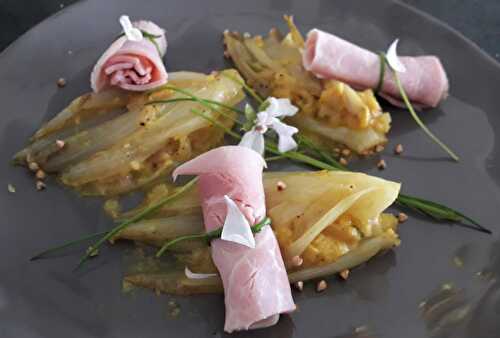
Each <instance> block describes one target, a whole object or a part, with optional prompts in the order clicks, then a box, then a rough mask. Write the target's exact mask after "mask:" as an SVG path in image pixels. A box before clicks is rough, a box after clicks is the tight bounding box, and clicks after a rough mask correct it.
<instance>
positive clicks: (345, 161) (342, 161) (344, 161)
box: [339, 157, 349, 165]
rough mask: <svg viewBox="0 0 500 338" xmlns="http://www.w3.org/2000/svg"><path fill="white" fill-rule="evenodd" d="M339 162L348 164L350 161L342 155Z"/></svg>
mask: <svg viewBox="0 0 500 338" xmlns="http://www.w3.org/2000/svg"><path fill="white" fill-rule="evenodd" d="M339 162H340V164H342V165H347V164H348V163H349V162H347V160H346V159H345V158H344V157H341V158H340V160H339Z"/></svg>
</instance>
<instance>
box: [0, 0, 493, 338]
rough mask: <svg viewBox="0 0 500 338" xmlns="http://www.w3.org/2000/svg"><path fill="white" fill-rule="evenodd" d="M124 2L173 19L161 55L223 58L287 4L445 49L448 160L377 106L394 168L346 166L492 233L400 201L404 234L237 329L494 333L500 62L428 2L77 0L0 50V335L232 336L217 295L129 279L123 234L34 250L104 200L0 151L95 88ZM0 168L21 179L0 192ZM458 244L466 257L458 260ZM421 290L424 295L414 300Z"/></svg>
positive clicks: (385, 41) (323, 333)
mask: <svg viewBox="0 0 500 338" xmlns="http://www.w3.org/2000/svg"><path fill="white" fill-rule="evenodd" d="M122 13H127V14H130V15H131V16H132V17H134V18H140V17H144V18H150V19H152V20H154V21H156V22H158V23H159V24H160V25H162V26H163V27H165V28H166V29H167V31H168V37H169V50H168V53H167V66H168V68H169V69H170V70H184V69H185V70H195V71H205V72H207V71H211V70H214V69H220V68H223V67H227V66H228V65H227V64H226V62H225V61H224V59H223V57H222V46H221V32H222V31H223V30H224V29H226V28H227V29H231V30H239V31H243V32H246V31H248V32H251V33H266V32H267V31H268V30H269V28H271V27H272V26H278V27H280V28H284V24H283V22H282V20H281V16H282V15H283V14H284V13H287V14H294V15H295V16H296V22H297V24H298V26H299V28H300V29H301V30H302V31H303V32H306V31H307V30H308V29H310V28H313V27H319V28H322V29H325V30H328V31H331V32H334V33H336V34H338V35H341V36H343V37H346V38H348V39H350V40H352V41H354V42H356V43H359V44H361V45H363V46H366V47H368V48H371V49H373V50H384V49H386V47H387V46H388V45H389V43H390V42H391V41H392V40H394V38H396V37H399V38H400V39H401V43H400V53H401V54H424V53H432V54H437V55H439V56H440V57H441V59H442V60H443V62H444V65H445V68H446V69H447V71H448V74H449V76H450V81H451V96H450V98H449V99H448V100H447V101H446V102H445V103H444V104H443V105H442V106H441V107H440V108H439V109H435V110H432V111H426V112H425V113H423V114H422V117H423V119H424V120H425V121H426V122H427V124H428V125H429V126H430V127H431V128H432V129H433V130H434V131H435V132H436V133H437V134H438V135H440V137H442V138H443V139H444V140H446V142H447V143H448V144H449V145H451V146H452V147H453V148H454V149H456V150H457V151H458V152H459V154H460V155H461V158H462V161H461V162H460V163H458V164H457V163H453V162H451V161H449V160H447V159H446V158H445V157H444V156H443V153H442V152H441V151H440V150H439V149H438V148H437V147H436V146H435V145H434V144H432V143H431V142H430V141H429V140H428V139H427V138H426V137H424V136H423V134H422V132H421V131H420V130H419V129H418V128H416V127H415V124H414V123H413V122H412V120H411V119H410V117H409V116H408V113H407V112H405V111H398V110H396V109H393V108H390V107H387V109H389V110H390V111H391V112H392V113H393V120H394V122H393V128H392V131H391V135H390V137H391V141H390V144H389V145H388V147H387V150H386V151H385V152H383V153H382V154H381V157H383V158H384V159H386V161H387V163H388V168H387V169H386V170H385V171H383V172H379V171H378V170H377V169H375V163H376V162H377V158H372V159H368V160H366V161H363V162H359V163H357V164H356V165H355V168H354V169H358V170H363V171H367V172H369V173H371V174H374V175H380V176H383V177H387V178H390V179H393V180H397V181H402V182H403V183H404V185H403V190H404V191H405V192H407V193H411V194H414V195H418V196H422V197H427V198H432V199H435V200H437V201H442V202H444V203H446V204H448V205H450V206H453V207H455V208H458V209H460V210H463V211H464V212H465V213H466V214H468V215H470V216H472V217H474V218H476V219H479V220H480V221H481V222H482V223H483V224H484V225H487V226H489V227H490V228H492V229H493V231H494V234H493V235H492V236H488V235H484V234H480V233H477V232H474V231H471V230H468V229H465V228H463V227H459V226H453V225H443V224H438V223H434V222H431V221H429V219H427V218H422V217H420V216H419V215H416V214H411V213H410V216H411V217H410V219H409V220H408V221H407V222H406V223H404V224H403V225H402V226H401V229H400V234H401V239H402V245H401V246H400V247H399V248H397V249H396V250H394V251H389V252H387V253H386V254H384V255H382V256H379V257H376V258H375V259H373V260H372V261H370V262H369V263H368V264H366V265H364V266H362V267H360V268H358V269H356V270H354V271H352V273H351V276H350V278H349V280H348V281H347V282H341V281H340V280H338V279H337V278H335V277H332V278H330V279H329V280H328V281H329V284H330V287H329V288H328V289H327V290H326V291H325V292H323V293H322V294H317V293H315V292H314V290H313V287H312V285H309V286H307V287H306V290H305V291H304V292H303V293H300V294H298V293H297V294H295V295H294V296H295V300H296V302H297V304H298V305H299V311H297V312H296V313H293V314H292V315H290V316H283V317H282V319H281V320H280V322H279V324H278V325H276V326H275V327H272V328H269V329H264V330H258V331H254V332H247V333H239V334H236V335H235V336H238V337H267V338H269V337H280V338H288V337H304V338H306V337H307V338H308V337H318V338H322V337H337V338H340V337H380V338H382V337H387V338H400V337H405V338H413V337H415V338H417V337H429V336H431V335H434V336H438V337H439V336H445V335H449V336H451V337H457V338H460V337H468V338H483V337H484V338H494V337H498V336H499V332H500V310H499V309H500V284H499V283H498V282H497V281H496V278H498V277H500V276H499V275H500V241H499V240H498V238H499V235H498V234H499V230H500V226H499V224H498V214H499V212H498V209H499V206H500V187H499V185H500V173H499V170H498V169H499V163H500V159H499V155H500V149H499V148H498V147H499V139H498V134H497V133H496V130H498V128H499V127H500V115H499V112H498V85H499V84H500V66H499V65H498V64H497V63H496V62H495V61H494V60H493V59H491V58H490V57H488V56H487V55H486V54H484V53H483V52H481V51H480V50H479V49H478V48H477V47H476V46H475V45H474V44H472V43H471V42H469V41H467V40H465V39H464V38H463V37H461V36H460V35H459V34H458V33H457V32H455V31H453V30H451V29H450V28H448V27H446V26H444V25H442V24H440V23H439V22H437V21H436V20H434V19H432V18H431V17H429V16H427V15H424V14H422V13H420V12H418V11H416V10H413V9H411V8H409V7H407V6H405V5H402V4H400V3H397V2H392V1H388V0H378V1H361V0H358V1H340V0H339V1H332V0H310V1H303V0H281V1H276V0H273V1H271V0H267V1H245V2H244V1H230V0H217V1H195V0H182V1H178V0H171V1H165V0H150V1H147V2H146V1H141V2H139V1H133V0H111V1H106V2H103V1H99V0H87V1H83V2H80V3H77V4H76V5H73V6H71V7H69V8H67V9H65V10H64V11H62V12H61V13H59V14H58V15H56V16H53V17H51V18H50V19H48V20H46V21H44V22H43V23H42V24H40V25H38V26H36V27H35V28H34V29H32V30H31V31H29V32H28V33H27V34H26V35H24V36H23V37H22V38H20V39H19V40H18V41H17V42H16V43H14V44H13V45H12V46H11V47H9V48H8V49H7V50H6V51H5V52H4V53H3V54H1V55H0V104H1V107H2V120H1V122H0V135H1V136H0V156H1V158H3V159H4V160H3V161H2V162H1V163H0V178H1V180H0V182H1V184H3V186H4V187H5V188H4V189H0V211H1V213H2V216H3V217H2V220H1V224H0V337H8V338H10V337H28V338H31V337H51V338H53V337H73V338H76V337H120V338H128V337H134V338H135V337H176V338H182V337H222V336H226V335H225V334H224V333H223V332H222V327H223V319H224V304H223V300H222V297H221V296H203V297H185V298H177V299H176V301H177V302H178V303H179V304H180V307H181V313H180V315H179V316H178V317H176V318H172V317H171V316H169V307H168V301H169V300H170V299H171V297H169V296H160V297H158V296H155V295H154V294H153V293H150V292H145V291H144V292H138V293H133V294H132V295H127V294H123V293H122V291H121V278H122V273H123V271H122V270H123V258H122V257H123V254H124V252H126V251H127V250H130V246H128V245H119V246H117V247H114V248H111V249H107V250H103V252H102V253H101V256H100V258H99V259H97V260H94V261H93V262H92V264H89V266H88V267H87V269H85V270H82V271H80V272H77V273H74V272H72V269H73V267H74V266H75V263H76V261H77V259H78V253H79V252H78V251H70V252H69V253H68V254H67V255H65V256H63V257H58V258H54V259H50V260H43V261H38V262H29V261H28V258H29V256H30V255H31V254H33V253H34V252H36V251H39V250H40V249H44V248H46V247H48V246H50V245H53V244H56V243H60V242H61V241H63V240H65V239H71V238H77V237H78V236H80V235H83V234H86V233H90V232H94V231H97V230H103V229H106V228H108V227H109V226H110V225H111V222H110V221H109V220H108V219H107V218H106V216H105V215H104V214H103V212H102V210H101V201H98V200H94V199H82V198H79V197H78V196H76V194H74V193H72V192H71V191H68V190H65V189H63V188H62V187H60V186H59V185H57V184H56V183H55V182H51V184H50V187H49V189H47V190H46V191H45V192H42V193H40V192H36V190H35V189H34V183H33V179H32V178H31V177H30V175H29V174H28V173H27V172H26V171H24V170H22V169H20V168H14V167H12V166H11V165H10V163H9V159H10V157H11V156H12V155H13V153H14V152H15V151H16V150H18V149H20V148H21V147H22V146H23V145H24V144H25V142H26V140H27V139H28V137H29V136H30V135H31V134H32V133H33V132H34V131H35V130H36V128H37V127H38V126H39V125H40V124H41V123H42V122H43V121H46V120H47V119H48V118H50V117H51V116H53V115H54V114H55V113H56V112H58V111H59V110H60V109H61V108H62V107H63V106H65V105H66V104H67V103H68V102H69V101H70V100H71V98H73V97H75V96H76V95H78V94H81V93H83V92H85V91H87V90H88V89H89V85H88V77H89V71H90V69H91V67H92V65H93V62H94V61H95V60H96V58H97V57H98V56H99V55H100V53H101V52H102V51H103V50H104V48H105V47H106V46H107V45H108V44H109V43H110V41H111V39H113V37H115V36H116V32H117V30H118V25H117V18H118V16H119V15H120V14H122ZM59 77H65V78H66V79H67V82H68V85H67V86H66V87H65V88H63V89H58V88H57V86H56V81H57V79H58V78H59ZM397 143H402V144H403V145H404V146H405V152H404V155H403V156H400V157H397V156H393V155H392V151H391V150H392V148H393V146H394V145H395V144H397ZM8 183H11V184H13V185H14V186H15V187H16V189H17V192H16V193H15V194H10V193H8V191H7V188H6V186H7V184H8ZM454 257H460V262H463V266H462V267H459V266H458V265H460V264H457V262H455V263H454V262H453V258H454ZM455 261H457V260H456V259H455ZM478 272H482V273H480V274H479V275H478ZM450 283H451V284H453V285H454V286H455V288H456V289H457V290H459V291H457V293H456V294H457V295H459V296H457V297H455V298H453V299H452V300H451V301H446V300H445V301H443V299H444V296H443V295H442V294H436V290H439V289H440V288H441V287H442V285H443V284H446V285H447V284H450ZM436 299H437V300H436ZM446 299H448V298H446ZM424 300H428V303H427V307H420V308H419V304H421V303H422V302H423V301H424ZM429 304H430V305H431V306H430V310H429ZM423 309H427V311H426V312H425V314H424V313H423ZM461 314H466V315H465V318H464V319H460V317H463V316H460V315H461ZM362 326H363V327H364V328H365V329H366V330H364V329H360V327H362ZM356 327H358V331H359V332H358V333H355V331H356V330H355V328H356Z"/></svg>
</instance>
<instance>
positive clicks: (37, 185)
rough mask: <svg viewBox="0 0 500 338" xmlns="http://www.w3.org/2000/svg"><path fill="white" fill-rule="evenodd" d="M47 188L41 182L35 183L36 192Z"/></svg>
mask: <svg viewBox="0 0 500 338" xmlns="http://www.w3.org/2000/svg"><path fill="white" fill-rule="evenodd" d="M45 187H47V186H46V185H45V183H43V182H42V181H36V190H38V191H41V190H43V189H45Z"/></svg>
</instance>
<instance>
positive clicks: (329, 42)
mask: <svg viewBox="0 0 500 338" xmlns="http://www.w3.org/2000/svg"><path fill="white" fill-rule="evenodd" d="M400 60H401V62H402V63H403V64H404V65H405V67H406V72H404V73H399V74H398V75H399V77H400V79H401V83H402V84H403V87H404V89H405V91H406V94H407V95H408V97H409V98H410V100H411V101H412V103H414V104H415V105H416V106H418V107H420V108H428V107H436V106H437V105H438V104H439V103H440V102H441V101H442V100H444V99H445V98H446V97H447V95H448V89H449V84H448V78H447V76H446V72H445V70H444V68H443V65H442V64H441V61H440V60H439V58H437V57H436V56H418V57H400ZM302 61H303V65H304V68H305V69H306V70H308V71H311V72H312V73H313V74H314V75H315V76H316V77H318V78H321V79H336V80H339V81H343V82H346V83H348V84H350V85H351V86H353V87H355V88H358V89H368V88H372V89H375V88H376V87H377V85H378V81H379V76H380V59H379V56H378V55H377V54H375V53H372V52H370V51H368V50H366V49H364V48H361V47H358V46H356V45H354V44H352V43H350V42H348V41H346V40H343V39H341V38H339V37H337V36H335V35H332V34H329V33H326V32H323V31H321V30H318V29H313V30H312V31H310V32H309V33H308V34H307V40H306V42H305V49H304V53H303V60H302ZM380 95H381V96H383V97H384V98H386V99H387V100H388V101H389V102H391V103H392V104H395V105H397V106H401V97H400V95H399V90H398V88H397V86H396V83H395V81H394V76H393V74H392V73H391V72H390V71H386V72H385V77H384V82H383V86H382V89H381V93H380Z"/></svg>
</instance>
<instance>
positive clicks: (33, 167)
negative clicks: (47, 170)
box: [28, 162, 40, 172]
mask: <svg viewBox="0 0 500 338" xmlns="http://www.w3.org/2000/svg"><path fill="white" fill-rule="evenodd" d="M28 168H29V170H31V171H33V172H37V171H38V169H40V166H39V165H38V163H36V162H30V163H28Z"/></svg>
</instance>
